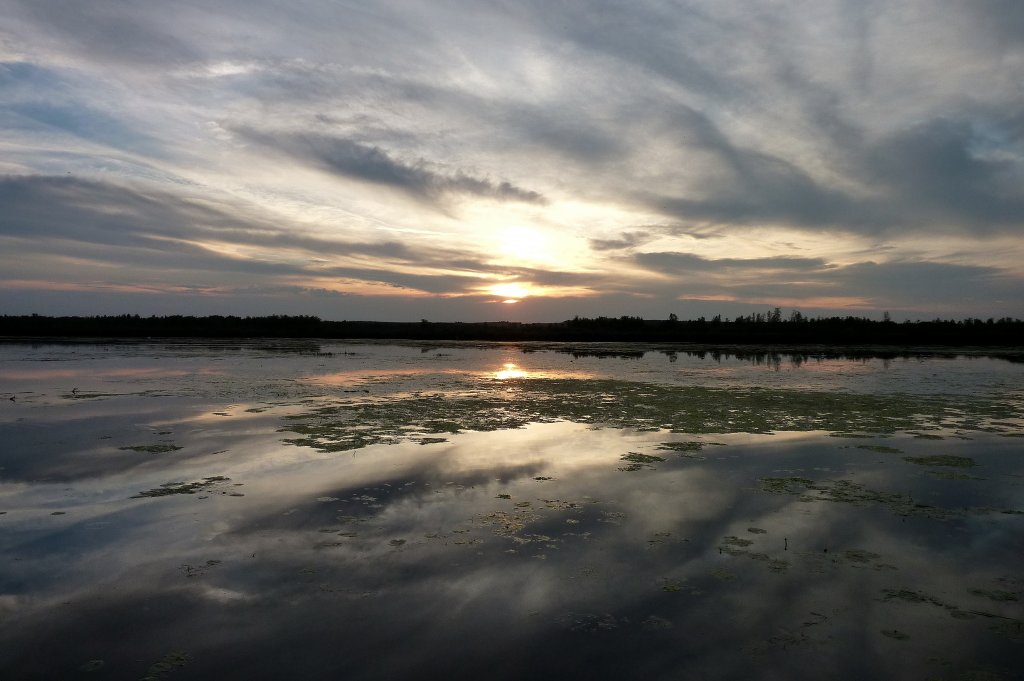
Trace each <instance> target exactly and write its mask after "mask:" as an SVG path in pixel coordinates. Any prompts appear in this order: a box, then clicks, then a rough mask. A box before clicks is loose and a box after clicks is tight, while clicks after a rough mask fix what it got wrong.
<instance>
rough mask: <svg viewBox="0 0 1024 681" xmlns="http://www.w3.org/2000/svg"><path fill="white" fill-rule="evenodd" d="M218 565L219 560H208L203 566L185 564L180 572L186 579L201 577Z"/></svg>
mask: <svg viewBox="0 0 1024 681" xmlns="http://www.w3.org/2000/svg"><path fill="white" fill-rule="evenodd" d="M220 563H221V561H219V560H208V561H206V563H204V564H203V565H191V564H189V563H185V564H183V565H182V566H181V571H182V572H184V573H185V576H186V577H202V576H203V575H205V574H206V572H207V571H208V570H209V569H210V568H212V567H217V566H218V565H220Z"/></svg>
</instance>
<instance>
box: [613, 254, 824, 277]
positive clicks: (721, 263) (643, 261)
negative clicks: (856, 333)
mask: <svg viewBox="0 0 1024 681" xmlns="http://www.w3.org/2000/svg"><path fill="white" fill-rule="evenodd" d="M633 259H634V261H635V262H636V263H637V264H639V265H641V266H643V267H645V268H647V269H650V270H653V271H656V272H660V273H662V274H684V273H691V272H727V271H748V272H772V271H786V272H800V273H807V272H819V271H821V270H825V269H828V268H829V267H830V266H829V264H828V263H827V262H826V261H825V260H823V259H822V258H796V257H774V258H749V259H742V258H716V259H710V258H703V257H701V256H699V255H694V254H692V253H638V254H637V255H635V256H634V258H633Z"/></svg>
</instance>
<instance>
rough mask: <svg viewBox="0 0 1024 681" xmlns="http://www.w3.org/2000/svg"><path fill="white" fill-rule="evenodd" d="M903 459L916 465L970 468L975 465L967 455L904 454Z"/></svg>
mask: <svg viewBox="0 0 1024 681" xmlns="http://www.w3.org/2000/svg"><path fill="white" fill-rule="evenodd" d="M903 460H904V461H907V462H909V463H913V464H917V465H918V466H949V467H951V468H971V467H972V466H974V465H975V463H974V459H972V458H971V457H969V456H951V455H948V454H936V455H932V456H905V457H903Z"/></svg>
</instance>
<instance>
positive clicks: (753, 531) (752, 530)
mask: <svg viewBox="0 0 1024 681" xmlns="http://www.w3.org/2000/svg"><path fill="white" fill-rule="evenodd" d="M747 532H749V533H751V534H768V530H762V529H761V528H760V527H748V528H747Z"/></svg>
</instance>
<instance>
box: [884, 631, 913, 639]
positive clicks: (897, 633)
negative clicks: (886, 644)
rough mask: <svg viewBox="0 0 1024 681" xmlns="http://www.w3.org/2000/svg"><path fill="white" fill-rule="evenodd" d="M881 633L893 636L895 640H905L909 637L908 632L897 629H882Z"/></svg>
mask: <svg viewBox="0 0 1024 681" xmlns="http://www.w3.org/2000/svg"><path fill="white" fill-rule="evenodd" d="M882 635H884V636H888V637H889V638H894V639H896V640H897V641H906V640H907V639H909V638H910V635H909V634H905V633H903V632H902V631H900V630H899V629H882Z"/></svg>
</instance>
